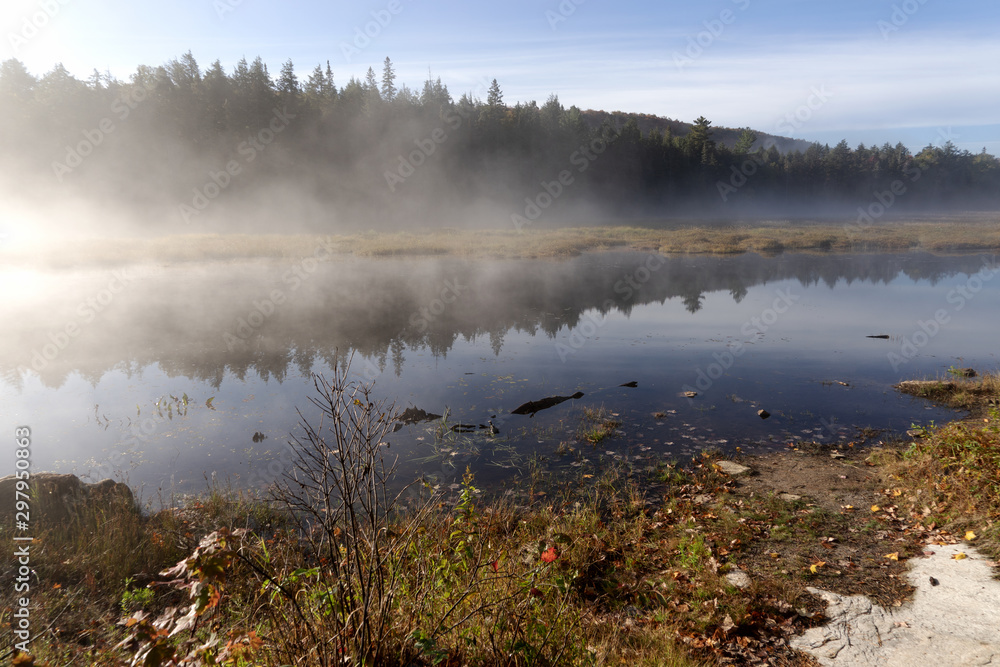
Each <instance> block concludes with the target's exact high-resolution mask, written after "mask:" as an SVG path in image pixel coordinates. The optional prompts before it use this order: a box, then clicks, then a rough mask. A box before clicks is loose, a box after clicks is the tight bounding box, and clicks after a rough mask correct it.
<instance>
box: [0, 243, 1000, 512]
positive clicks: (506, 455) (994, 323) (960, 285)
mask: <svg viewBox="0 0 1000 667" xmlns="http://www.w3.org/2000/svg"><path fill="white" fill-rule="evenodd" d="M995 263H996V260H995V258H992V257H987V256H979V255H976V256H972V255H969V256H948V257H945V256H935V255H930V254H924V253H905V254H863V255H835V254H827V255H823V254H782V255H777V256H773V257H763V256H759V255H754V254H746V255H739V256H731V257H706V256H695V257H691V256H677V257H660V256H658V255H655V254H652V255H651V254H646V253H638V252H604V253H589V254H585V255H582V256H579V257H576V258H573V259H566V260H558V261H555V260H472V259H463V258H455V257H441V258H421V259H360V258H354V257H339V256H338V257H334V258H333V259H332V260H330V261H327V262H315V261H313V260H304V261H295V260H287V261H279V260H272V261H268V262H265V263H262V262H259V261H255V262H250V261H247V262H231V263H230V262H227V263H209V264H203V265H196V264H174V265H165V266H164V265H156V266H153V265H146V266H130V267H123V268H119V269H115V270H111V269H107V268H99V269H96V268H88V269H74V270H37V271H36V270H22V269H0V284H2V285H3V287H4V293H5V295H7V304H6V305H7V307H6V308H5V310H6V315H7V318H6V319H7V321H6V322H5V323H4V326H3V330H2V333H0V343H2V345H0V373H2V382H0V400H2V404H3V406H4V410H3V412H4V413H5V415H6V419H5V421H6V422H7V423H8V427H9V428H8V432H10V431H12V429H13V428H14V426H15V425H27V426H30V427H31V428H32V430H33V444H32V448H33V458H32V467H33V469H34V470H35V471H42V470H54V471H59V472H75V473H76V474H78V475H80V476H81V477H86V478H88V479H90V480H92V481H93V480H96V479H100V478H103V477H108V476H121V477H124V478H126V479H127V481H128V482H129V483H130V484H132V485H133V486H141V488H142V492H143V495H144V496H145V497H147V498H151V497H153V498H155V496H156V495H157V493H160V494H163V495H167V494H171V493H184V492H197V491H201V490H204V488H205V477H209V478H211V477H212V476H215V477H216V479H218V480H223V481H224V480H229V481H231V482H232V483H233V484H234V485H236V486H245V487H255V488H259V487H262V486H265V485H266V484H267V483H269V482H270V481H272V480H273V479H274V478H275V476H276V475H278V474H280V473H281V472H282V471H284V470H287V469H288V467H289V465H288V463H289V457H288V451H287V449H288V446H287V444H286V443H287V440H288V439H289V435H290V434H301V429H300V428H299V426H298V422H299V419H300V417H299V415H298V414H297V413H296V409H298V410H301V412H302V415H303V416H304V417H306V418H307V419H309V420H310V421H314V422H318V419H319V413H318V410H317V409H316V408H315V407H314V406H313V405H312V404H311V403H310V401H309V399H310V397H312V396H314V395H315V390H314V388H313V379H312V374H313V373H320V374H326V375H327V376H329V374H330V369H331V368H332V367H333V365H335V364H340V365H343V364H344V363H345V362H346V359H347V358H348V357H349V356H351V355H353V364H352V371H353V373H354V374H355V376H356V377H357V378H358V379H361V380H374V383H375V384H374V393H375V395H376V396H378V397H385V398H388V399H390V400H392V401H395V403H396V405H397V408H398V409H400V410H402V409H405V408H407V407H410V406H413V407H416V408H420V409H422V410H426V411H427V412H428V413H435V414H439V415H440V414H446V411H447V414H448V423H449V425H450V424H455V423H459V422H461V423H465V424H471V425H479V424H484V425H485V424H487V423H488V420H491V421H492V422H493V424H494V425H495V427H496V428H497V429H498V430H499V433H498V434H496V435H490V434H489V433H488V431H486V430H480V429H477V430H475V431H473V432H470V433H461V434H458V433H452V432H451V431H448V432H447V435H446V437H445V438H444V439H443V440H442V439H441V438H439V437H438V431H439V428H440V421H437V422H428V423H418V424H409V425H405V426H403V427H402V428H401V429H400V430H398V431H397V432H395V433H394V434H393V435H392V437H391V438H390V442H391V444H392V447H391V450H390V451H392V452H396V453H398V454H399V456H400V457H401V461H402V464H401V468H400V473H401V475H402V476H403V477H407V478H413V477H415V476H417V475H424V476H426V477H429V478H432V479H434V480H436V481H438V482H441V483H453V482H454V481H456V479H457V478H459V477H460V475H461V473H462V472H463V471H464V469H465V467H466V466H469V467H470V468H471V469H472V470H473V471H474V472H476V474H477V480H479V481H480V482H481V483H482V484H491V483H493V484H501V483H504V482H505V481H508V480H510V479H513V478H515V477H517V476H518V475H523V474H525V473H526V471H527V470H528V467H529V466H530V465H531V461H532V459H533V458H534V457H537V456H540V457H543V458H542V459H541V461H542V465H544V466H548V467H550V468H552V469H555V470H560V469H565V470H577V471H579V470H584V471H586V470H588V469H589V470H591V471H597V470H600V469H601V468H602V467H604V466H606V465H608V464H609V463H611V462H612V461H616V460H617V461H624V460H628V462H629V463H630V464H633V465H637V466H639V467H643V466H645V465H648V464H650V463H651V462H652V461H653V460H655V459H656V458H661V457H662V458H667V459H677V460H684V459H687V458H690V457H691V456H692V455H696V454H697V453H698V452H700V451H702V450H704V449H707V448H713V449H718V450H721V451H723V452H733V451H735V448H736V447H740V448H742V450H743V451H760V450H774V449H781V448H786V447H787V446H789V443H794V442H796V441H800V440H812V441H819V442H824V443H831V442H838V443H840V444H841V445H845V446H846V443H849V442H852V441H854V440H856V439H857V429H858V428H860V427H872V428H876V429H887V430H888V431H891V432H900V431H904V430H906V429H907V428H909V427H910V425H911V424H912V423H920V424H926V423H929V422H930V421H932V420H934V421H938V422H940V421H945V420H948V419H951V418H954V417H955V416H956V412H955V411H952V410H948V409H944V408H940V407H935V406H931V405H930V404H928V403H926V402H924V401H921V400H919V399H914V398H911V397H908V396H904V395H900V394H898V393H897V392H896V391H895V390H894V389H893V388H892V385H893V384H894V383H896V382H898V381H900V380H904V379H910V378H920V377H939V376H944V375H946V373H947V369H948V368H949V367H950V366H957V367H973V368H976V369H978V370H979V371H989V370H996V369H997V368H998V367H1000V361H998V353H1000V344H998V341H1000V336H998V335H997V332H998V331H1000V279H996V278H995V277H992V274H991V273H990V272H989V271H988V270H987V271H984V272H983V273H981V274H980V273H979V272H980V270H981V269H982V268H983V266H984V265H985V266H993V265H995ZM997 275H1000V273H998V274H997ZM873 335H888V336H889V338H888V339H885V338H869V337H868V336H873ZM626 383H635V386H634V387H627V386H620V385H623V384H626ZM684 391H694V392H697V396H695V397H694V398H687V397H685V396H684V395H683V392H684ZM575 392H582V393H583V397H582V398H579V399H574V400H567V401H565V402H562V403H560V404H558V405H556V406H554V407H551V408H548V409H546V410H542V411H539V412H537V414H535V415H534V416H528V415H518V414H511V413H512V411H513V410H515V409H516V408H517V407H518V406H520V405H522V404H524V403H526V402H529V401H537V400H539V399H543V398H546V397H550V396H570V395H572V394H574V393H575ZM585 408H593V409H600V408H603V409H604V410H605V411H606V413H607V415H608V417H609V418H613V419H615V420H616V421H620V422H621V423H620V425H619V426H618V427H617V429H616V432H615V434H614V435H613V436H611V437H609V438H606V439H604V440H603V441H601V442H600V443H599V444H597V445H596V446H592V445H591V444H590V443H589V442H586V441H585V440H584V439H583V438H582V436H581V433H582V429H583V414H584V409H585ZM758 410H766V411H767V412H769V413H770V415H771V416H770V418H768V419H766V420H762V419H761V418H760V417H759V416H758ZM12 471H13V458H12V457H5V458H4V460H3V462H2V464H0V474H10V473H11V472H12Z"/></svg>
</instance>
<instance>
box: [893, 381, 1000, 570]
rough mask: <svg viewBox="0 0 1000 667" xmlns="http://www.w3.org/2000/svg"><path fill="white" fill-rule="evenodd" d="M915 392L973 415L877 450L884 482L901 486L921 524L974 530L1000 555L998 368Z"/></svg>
mask: <svg viewBox="0 0 1000 667" xmlns="http://www.w3.org/2000/svg"><path fill="white" fill-rule="evenodd" d="M915 393H916V394H917V395H920V396H924V397H926V398H931V399H933V400H936V401H939V402H943V403H946V404H948V405H951V406H953V407H959V408H963V409H966V410H970V411H971V413H972V416H970V417H969V418H968V419H966V420H961V421H954V422H951V423H948V424H944V425H942V426H931V427H929V428H927V429H925V430H924V431H923V433H921V434H920V435H918V436H917V437H916V438H915V440H914V442H913V443H912V444H911V445H910V446H909V447H908V448H907V449H906V450H904V451H902V452H893V451H882V452H877V453H876V455H875V458H876V460H877V461H878V462H880V463H882V464H884V466H883V471H884V474H885V479H886V483H887V484H890V485H893V486H897V487H899V488H900V489H902V490H903V492H904V498H905V500H906V501H907V503H908V504H909V505H910V509H911V510H912V511H914V512H916V513H917V514H918V515H919V516H920V517H921V518H922V521H923V522H924V523H925V524H937V525H938V526H941V527H944V528H946V529H948V530H949V531H950V532H952V533H953V534H955V535H958V536H962V535H963V534H964V533H965V532H966V531H967V530H972V531H973V533H975V534H976V536H977V538H976V539H977V541H976V544H977V546H978V547H980V548H981V549H983V550H984V551H985V552H987V553H989V554H990V555H991V556H993V557H994V558H997V557H1000V373H992V374H988V375H985V376H983V377H979V378H970V379H952V380H947V381H943V382H942V383H940V384H938V385H924V386H922V387H921V388H919V389H918V390H917V391H916V392H915Z"/></svg>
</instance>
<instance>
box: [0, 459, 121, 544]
mask: <svg viewBox="0 0 1000 667" xmlns="http://www.w3.org/2000/svg"><path fill="white" fill-rule="evenodd" d="M17 482H18V480H17V478H16V477H14V476H13V475H10V476H8V477H4V478H3V479H0V517H3V520H4V521H7V520H9V519H11V518H13V517H14V513H15V508H14V502H15V498H16V493H15V492H16V490H17ZM29 484H30V491H29V493H30V494H31V499H30V501H29V502H30V504H31V509H30V514H31V520H30V522H29V523H30V525H31V527H32V529H36V530H37V529H39V528H41V529H45V528H48V527H50V526H55V525H62V526H71V525H72V524H73V523H75V522H78V521H81V520H83V519H85V518H86V517H87V515H88V514H90V513H91V512H93V511H94V510H109V509H110V510H112V511H113V510H120V509H126V508H127V509H128V510H137V508H136V505H135V498H134V497H133V496H132V490H131V489H129V488H128V486H127V485H125V484H122V483H120V482H115V481H114V480H110V479H105V480H102V481H100V482H97V483H96V484H87V483H86V482H83V481H81V480H80V478H79V477H77V476H76V475H68V474H57V473H48V472H42V473H35V474H33V475H31V478H30V480H29Z"/></svg>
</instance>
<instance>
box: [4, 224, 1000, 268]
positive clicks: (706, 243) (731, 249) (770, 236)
mask: <svg viewBox="0 0 1000 667" xmlns="http://www.w3.org/2000/svg"><path fill="white" fill-rule="evenodd" d="M912 217H913V218H915V219H912V220H907V221H895V222H890V221H888V220H887V221H883V222H880V223H878V224H875V223H872V224H868V223H865V222H861V223H859V222H858V221H857V220H851V219H848V220H844V221H841V222H840V223H839V224H831V223H830V222H828V221H816V220H794V221H792V220H769V221H765V222H743V223H739V224H734V223H733V222H732V221H725V220H716V221H705V220H685V219H675V220H663V219H658V220H643V221H641V225H642V226H631V225H599V224H598V225H593V226H589V227H560V228H556V229H541V228H528V229H524V230H521V231H516V230H513V229H460V228H437V229H416V230H410V231H382V232H376V231H371V230H369V231H366V232H362V233H358V234H324V235H318V234H236V233H233V234H177V235H166V236H158V237H156V238H141V237H128V238H123V237H115V238H87V239H81V238H73V239H45V240H44V241H41V242H38V243H21V244H18V243H6V244H4V245H3V246H0V265H2V266H11V267H17V266H20V267H32V268H35V267H49V268H55V269H63V268H72V267H102V266H103V267H111V268H114V267H117V266H121V265H130V264H135V263H142V262H147V263H152V264H173V263H194V264H198V263H203V262H214V261H239V260H249V259H264V260H266V259H277V260H287V261H295V260H300V259H304V258H322V259H324V260H325V259H327V258H329V257H330V256H333V255H337V256H340V257H341V258H343V257H347V256H351V255H353V256H357V257H427V256H444V255H448V256H456V257H483V258H494V259H500V258H508V259H514V258H517V259H521V258H525V259H537V258H567V257H575V256H577V255H580V254H581V253H584V252H595V251H611V250H637V251H653V252H657V253H660V254H666V255H673V254H740V253H745V252H757V253H765V254H768V255H775V254H779V253H783V252H818V253H824V254H825V253H838V252H839V253H844V252H879V251H897V252H901V251H917V250H921V251H930V252H937V253H949V252H962V253H969V252H1000V224H998V222H1000V214H997V213H989V214H978V215H973V214H962V215H951V216H942V215H924V216H916V215H914V216H912Z"/></svg>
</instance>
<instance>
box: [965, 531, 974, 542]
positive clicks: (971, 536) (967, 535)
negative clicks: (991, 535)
mask: <svg viewBox="0 0 1000 667" xmlns="http://www.w3.org/2000/svg"><path fill="white" fill-rule="evenodd" d="M974 539H976V533H975V532H974V531H971V530H967V531H966V532H965V540H966V541H967V542H971V541H972V540H974Z"/></svg>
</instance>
